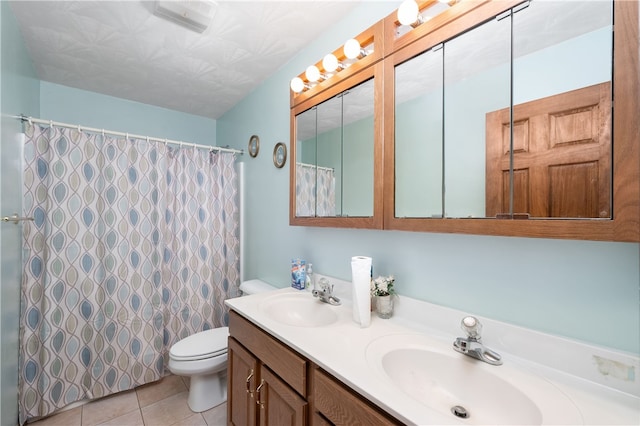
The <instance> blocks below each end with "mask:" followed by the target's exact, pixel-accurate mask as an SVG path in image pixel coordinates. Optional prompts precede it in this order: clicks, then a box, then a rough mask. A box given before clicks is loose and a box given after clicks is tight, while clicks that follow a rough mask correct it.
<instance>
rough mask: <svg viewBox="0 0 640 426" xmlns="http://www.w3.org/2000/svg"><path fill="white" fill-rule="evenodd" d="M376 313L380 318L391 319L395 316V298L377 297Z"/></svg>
mask: <svg viewBox="0 0 640 426" xmlns="http://www.w3.org/2000/svg"><path fill="white" fill-rule="evenodd" d="M376 312H377V314H378V316H379V317H380V318H383V319H388V318H391V316H392V315H393V296H376Z"/></svg>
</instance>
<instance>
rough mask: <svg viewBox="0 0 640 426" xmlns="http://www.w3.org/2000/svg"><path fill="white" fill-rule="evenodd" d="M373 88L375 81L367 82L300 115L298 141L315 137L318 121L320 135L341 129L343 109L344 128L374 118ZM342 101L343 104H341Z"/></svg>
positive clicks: (298, 119) (297, 126) (297, 127)
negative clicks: (364, 119) (366, 118)
mask: <svg viewBox="0 0 640 426" xmlns="http://www.w3.org/2000/svg"><path fill="white" fill-rule="evenodd" d="M373 88H374V85H373V79H370V80H367V81H365V82H364V83H361V84H359V85H357V86H355V87H352V88H350V89H349V90H347V91H346V92H343V93H341V94H340V95H338V96H336V97H333V98H331V99H328V100H326V101H324V102H323V103H321V104H319V105H317V109H314V110H307V111H305V112H304V113H302V114H299V115H298V116H297V124H296V131H297V136H296V139H297V140H302V141H304V140H307V139H311V138H312V137H314V136H315V134H316V133H315V126H316V119H317V126H318V134H321V133H324V132H327V131H329V130H332V129H335V128H337V127H340V124H341V122H342V121H341V114H342V110H343V109H344V122H342V125H343V126H346V125H348V124H351V123H354V122H356V121H358V120H361V119H363V118H365V117H371V116H373V99H374V97H373ZM340 97H342V98H340ZM341 99H342V102H340V100H341ZM316 114H317V115H316Z"/></svg>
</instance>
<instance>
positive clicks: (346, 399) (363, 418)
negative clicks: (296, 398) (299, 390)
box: [312, 368, 402, 426]
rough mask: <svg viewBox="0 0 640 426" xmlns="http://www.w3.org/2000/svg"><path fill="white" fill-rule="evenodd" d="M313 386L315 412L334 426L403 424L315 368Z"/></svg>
mask: <svg viewBox="0 0 640 426" xmlns="http://www.w3.org/2000/svg"><path fill="white" fill-rule="evenodd" d="M312 383H313V390H312V394H313V400H314V405H315V410H317V411H319V412H320V413H322V415H323V416H324V417H326V418H327V419H328V420H329V421H330V422H331V423H333V424H334V425H336V426H340V425H367V426H386V425H401V424H402V423H400V422H398V421H397V420H395V419H394V418H392V417H390V416H388V415H386V414H384V413H383V412H382V411H380V410H379V409H378V408H376V407H374V406H373V405H371V404H370V403H368V402H365V400H364V399H363V398H361V397H360V396H359V395H357V394H355V393H353V391H351V390H349V389H348V388H346V387H345V386H344V385H343V384H342V383H340V382H338V381H337V380H336V379H334V378H333V377H331V376H329V375H328V374H327V373H325V372H324V371H322V370H320V369H318V368H315V369H314V370H313V382H312Z"/></svg>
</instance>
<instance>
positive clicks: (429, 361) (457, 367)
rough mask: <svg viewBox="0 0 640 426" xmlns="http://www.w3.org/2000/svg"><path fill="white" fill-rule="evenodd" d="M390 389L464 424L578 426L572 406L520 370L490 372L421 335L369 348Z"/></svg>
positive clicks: (505, 366) (554, 390)
mask: <svg viewBox="0 0 640 426" xmlns="http://www.w3.org/2000/svg"><path fill="white" fill-rule="evenodd" d="M367 361H368V362H369V364H370V366H371V367H372V368H373V369H374V370H375V371H376V372H377V373H378V374H379V375H381V376H382V377H383V379H384V380H386V381H388V382H391V383H390V386H395V387H396V388H397V389H399V390H400V391H402V392H403V393H405V394H406V395H407V396H409V397H410V398H413V399H414V400H416V401H417V402H419V403H421V404H423V405H425V406H427V407H429V408H431V409H432V410H434V411H436V412H438V413H439V414H441V415H443V416H445V418H446V417H449V418H450V419H451V420H452V421H456V420H459V421H460V422H461V423H465V424H510V425H513V424H519V425H524V424H531V425H534V424H582V423H583V419H582V415H581V413H580V411H579V410H578V408H577V407H576V406H575V404H574V403H573V402H572V401H571V400H570V399H569V398H568V397H567V396H566V395H565V394H564V393H562V392H561V391H560V390H559V389H558V388H556V387H555V386H554V385H553V384H552V383H550V382H548V381H546V380H545V379H543V378H541V377H539V376H536V375H534V374H533V373H529V372H528V371H526V370H525V369H524V368H522V367H518V366H514V365H509V364H510V363H509V361H505V363H504V364H503V365H501V366H492V365H489V364H486V363H484V362H482V361H479V360H476V359H473V358H471V357H468V356H465V355H462V354H459V353H457V352H455V351H454V350H453V348H451V347H449V346H447V345H445V344H444V343H443V342H440V341H437V340H435V339H430V338H428V337H426V336H424V335H421V334H398V335H388V336H384V337H381V338H379V339H377V340H375V341H373V342H372V343H371V344H370V345H369V346H368V348H367Z"/></svg>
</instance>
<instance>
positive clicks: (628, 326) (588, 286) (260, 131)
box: [217, 2, 640, 353]
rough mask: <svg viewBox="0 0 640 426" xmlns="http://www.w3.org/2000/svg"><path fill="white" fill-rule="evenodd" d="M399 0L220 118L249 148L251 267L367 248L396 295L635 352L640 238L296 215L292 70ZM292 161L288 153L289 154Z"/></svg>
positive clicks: (321, 42)
mask: <svg viewBox="0 0 640 426" xmlns="http://www.w3.org/2000/svg"><path fill="white" fill-rule="evenodd" d="M398 4H399V2H392V3H385V2H365V3H363V4H362V5H361V6H358V8H357V9H356V10H355V11H354V12H353V13H351V14H349V15H347V16H346V17H345V18H344V20H343V21H341V22H340V23H338V24H337V25H336V26H335V27H334V28H332V29H331V30H330V31H328V32H326V33H325V34H324V35H323V36H322V37H320V38H319V39H318V40H317V41H316V42H315V43H313V44H312V45H310V46H309V47H308V48H306V49H304V50H303V51H301V52H300V53H299V54H298V56H297V57H295V58H294V59H293V60H292V61H290V62H289V63H287V64H285V65H284V66H283V67H282V68H281V69H280V70H279V71H278V72H276V73H275V74H274V75H273V76H272V77H271V78H269V79H268V80H267V81H266V82H265V83H264V84H262V85H261V86H260V87H259V88H258V89H256V90H255V91H254V92H253V93H252V94H251V95H250V96H248V97H247V98H245V99H244V100H243V101H242V102H241V103H239V104H238V105H237V106H236V107H235V108H234V109H232V110H231V111H229V112H228V113H227V114H225V115H224V116H223V117H221V118H220V119H219V120H218V135H217V139H218V141H220V143H221V144H226V143H229V144H231V145H232V146H233V147H235V148H245V147H246V144H247V142H248V140H249V137H250V136H251V135H252V134H257V135H259V136H260V145H261V151H260V154H259V155H258V157H257V158H250V157H246V158H244V159H243V161H244V162H245V168H244V169H245V180H246V186H247V193H246V195H245V198H246V203H245V204H246V206H245V207H246V209H245V211H246V219H245V220H246V227H245V241H244V250H245V254H246V257H245V266H244V272H245V278H246V279H250V278H262V279H264V280H266V281H268V282H271V283H273V284H276V285H278V286H286V285H287V284H288V282H289V268H290V262H291V258H292V257H301V258H304V259H307V260H308V261H312V262H313V263H314V266H315V267H316V270H317V271H318V272H320V273H324V274H328V275H333V276H336V277H339V278H342V279H347V280H350V275H351V271H350V259H351V256H354V255H369V256H372V257H373V259H374V274H375V275H378V274H394V275H396V277H397V280H396V283H397V286H396V287H397V289H398V291H399V292H400V294H401V295H407V296H410V297H415V298H418V299H422V300H427V301H430V302H434V303H438V304H441V305H445V306H451V307H455V308H458V309H462V310H464V311H468V312H470V313H475V314H478V315H482V316H487V317H491V318H494V319H497V320H502V321H506V322H509V323H512V324H518V325H521V326H524V327H529V328H532V329H536V330H540V331H543V332H548V333H553V334H556V335H561V336H567V337H571V338H575V339H579V340H582V341H586V342H591V343H594V344H598V345H604V346H608V347H612V348H616V349H621V350H626V351H630V352H634V353H640V292H639V290H640V289H639V286H640V284H639V283H640V244H637V243H609V242H592V241H569V240H550V239H535V238H508V237H485V236H471V235H448V234H429V233H411V232H399V231H373V230H350V229H331V228H310V227H292V226H289V219H288V216H289V210H288V209H289V168H288V166H289V162H287V167H285V168H283V169H276V168H275V167H274V166H273V163H272V150H273V146H274V145H275V143H276V142H278V141H285V142H287V145H288V144H289V80H290V79H291V78H292V77H293V76H295V75H298V74H299V73H300V72H301V70H304V69H305V68H306V67H307V66H308V65H309V64H311V63H315V62H316V61H317V60H318V59H320V58H322V57H323V56H324V55H325V54H326V53H327V52H330V51H333V50H334V49H335V48H336V47H337V46H339V45H340V44H341V43H343V42H344V41H345V40H346V39H348V38H350V37H352V36H353V35H355V34H358V33H359V32H361V31H362V30H364V29H365V28H367V27H368V26H370V25H371V24H373V23H374V22H376V21H378V20H379V19H381V18H382V17H384V16H386V15H387V14H388V13H391V11H392V10H393V8H395V7H397V6H398ZM289 160H290V159H289Z"/></svg>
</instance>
